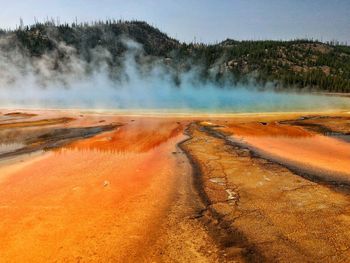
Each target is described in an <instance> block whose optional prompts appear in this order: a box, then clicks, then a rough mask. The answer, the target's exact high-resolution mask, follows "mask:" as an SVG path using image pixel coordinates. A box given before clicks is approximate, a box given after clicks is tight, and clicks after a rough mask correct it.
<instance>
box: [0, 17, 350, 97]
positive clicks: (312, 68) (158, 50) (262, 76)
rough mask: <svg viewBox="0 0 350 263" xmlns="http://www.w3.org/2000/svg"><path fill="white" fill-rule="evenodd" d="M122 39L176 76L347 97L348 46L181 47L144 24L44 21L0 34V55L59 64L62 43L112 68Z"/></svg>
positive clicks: (223, 44) (306, 43)
mask: <svg viewBox="0 0 350 263" xmlns="http://www.w3.org/2000/svg"><path fill="white" fill-rule="evenodd" d="M126 39H131V40H133V41H135V42H137V43H139V44H141V46H142V48H143V53H142V58H143V59H140V60H139V61H138V62H139V63H145V62H144V61H145V60H147V58H149V61H154V60H157V61H158V62H159V61H161V62H164V65H166V67H168V68H170V69H171V70H172V71H173V72H175V75H176V74H180V73H182V72H186V71H188V70H191V69H192V68H196V69H197V70H198V71H199V73H200V77H201V79H202V80H203V81H208V80H210V81H215V82H219V83H231V82H232V83H238V82H247V81H250V82H251V81H253V82H255V83H256V84H257V85H260V86H261V87H264V86H265V85H266V84H268V85H269V86H273V87H275V88H277V89H302V90H317V91H327V92H342V93H345V92H350V47H349V46H343V45H339V44H336V43H327V44H325V43H321V42H318V41H310V40H294V41H235V40H231V39H227V40H225V41H223V42H221V43H218V44H213V45H205V44H200V43H180V42H179V41H177V40H175V39H172V38H170V37H169V36H167V35H166V34H165V33H162V32H161V31H159V30H158V29H156V28H154V27H152V26H150V25H149V24H147V23H145V22H140V21H130V22H125V21H114V20H108V21H103V22H95V23H89V24H87V23H86V24H74V23H73V24H60V25H55V24H54V23H53V22H46V23H37V24H35V25H32V26H21V27H20V28H18V29H16V30H7V31H5V30H0V40H1V41H0V51H2V52H3V53H4V52H5V53H6V52H9V51H11V50H13V49H16V52H20V53H23V54H26V55H27V56H29V57H34V58H36V57H41V56H45V55H47V54H50V53H53V52H55V53H56V59H57V61H58V62H59V61H64V59H65V56H66V53H65V52H62V49H61V48H60V46H61V45H62V44H64V45H65V46H67V47H72V48H74V50H75V51H76V53H77V54H78V56H79V57H80V58H81V59H84V60H85V61H87V62H89V61H91V60H92V52H96V50H97V51H98V50H102V49H103V50H107V51H108V53H109V54H110V58H109V60H108V64H109V65H110V67H111V68H112V69H113V67H118V65H120V63H119V62H120V61H119V59H120V58H121V57H122V55H123V54H124V52H125V51H126V50H128V48H130V46H128V44H127V41H126ZM145 58H146V59H145ZM56 64H57V65H58V64H59V63H56ZM53 69H55V68H53ZM175 80H176V78H175Z"/></svg>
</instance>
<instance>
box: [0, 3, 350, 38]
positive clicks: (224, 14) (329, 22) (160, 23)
mask: <svg viewBox="0 0 350 263" xmlns="http://www.w3.org/2000/svg"><path fill="white" fill-rule="evenodd" d="M0 4H1V10H0V27H2V28H14V27H15V26H16V25H19V19H20V18H22V19H23V21H24V23H25V24H32V23H34V17H35V18H36V19H37V20H39V21H44V20H45V19H46V18H47V17H49V18H51V17H52V18H55V19H56V18H59V19H60V21H61V22H63V21H67V22H73V21H75V19H76V18H77V20H78V21H79V22H85V21H91V20H97V19H106V18H115V19H123V20H131V19H137V20H144V21H146V22H148V23H150V24H151V25H153V26H156V27H158V28H159V29H160V30H162V31H164V32H166V33H167V34H168V35H170V36H171V37H174V38H176V39H179V40H180V41H185V42H191V41H197V42H205V43H215V42H218V41H222V40H225V39H226V38H232V39H237V40H243V39H245V40H261V39H277V40H279V39H284V40H288V39H294V38H305V37H307V38H314V39H318V40H321V41H329V40H338V41H340V42H347V43H348V44H350V0H148V1H146V0H144V1H141V0H134V1H132V0H124V1H122V0H61V1H58V0H50V1H48V0H26V1H22V0H21V1H18V0H13V1H5V0H0Z"/></svg>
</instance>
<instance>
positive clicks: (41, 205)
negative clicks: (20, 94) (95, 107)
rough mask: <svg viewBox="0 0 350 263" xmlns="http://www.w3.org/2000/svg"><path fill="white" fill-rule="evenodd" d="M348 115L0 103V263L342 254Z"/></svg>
mask: <svg viewBox="0 0 350 263" xmlns="http://www.w3.org/2000/svg"><path fill="white" fill-rule="evenodd" d="M349 134H350V114H349V113H348V112H344V111H329V112H298V113H259V114H254V113H250V114H243V113H242V114H216V115H208V114H199V113H196V114H193V113H188V114H176V113H174V114H151V113H148V114H131V113H116V112H99V113H97V112H93V111H82V110H46V111H44V110H16V111H14V110H2V111H1V116H0V189H1V191H0V214H1V217H0V255H1V259H0V261H1V262H48V261H52V259H54V261H58V262H62V261H68V262H71V261H73V262H91V261H101V262H152V261H153V262H174V261H184V262H189V261H191V262H230V261H238V262H245V261H249V260H253V261H254V260H258V259H261V258H276V259H282V258H284V259H286V258H288V259H290V260H292V261H299V262H302V261H305V260H306V259H308V260H309V259H310V258H311V259H314V260H316V261H317V260H318V259H320V258H322V259H324V260H325V261H327V260H332V261H338V262H339V261H345V260H346V259H347V258H348V257H349V256H350V253H349V250H348V240H349V239H350V230H349V229H350V220H349V218H350V198H349V185H350V165H349V163H350V154H349V153H350V144H349V140H348V136H349Z"/></svg>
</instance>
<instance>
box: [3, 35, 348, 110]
mask: <svg viewBox="0 0 350 263" xmlns="http://www.w3.org/2000/svg"><path fill="white" fill-rule="evenodd" d="M6 41H7V40H6V38H2V39H0V45H3V44H4V43H5V42H6ZM123 41H124V43H125V44H126V46H127V48H128V51H127V52H125V53H124V55H123V57H122V58H121V61H122V67H118V68H117V69H116V70H115V72H111V70H110V67H109V66H108V62H109V61H111V59H112V58H111V55H110V54H109V52H108V51H107V50H105V49H103V48H96V49H94V50H90V53H91V60H90V61H89V62H86V61H85V60H83V59H81V58H80V57H79V55H78V52H77V50H76V49H75V48H73V47H70V46H67V45H66V44H64V43H57V45H58V50H57V51H54V52H51V53H47V54H45V55H43V56H41V57H30V56H29V55H25V54H23V53H21V52H19V50H17V49H16V48H13V49H11V51H4V50H2V51H0V105H1V107H3V108H5V107H17V108H24V107H35V108H96V109H155V110H157V109H158V110H179V111H187V110H188V111H196V110H200V111H211V112H213V111H215V112H217V111H225V112H254V111H294V110H317V109H322V110H325V109H349V106H350V102H349V101H350V99H349V98H345V97H344V98H339V97H327V96H321V95H311V94H298V93H291V92H290V93H282V92H274V91H272V90H268V89H264V91H259V90H258V89H257V88H256V87H255V86H254V85H253V84H251V85H239V84H238V85H236V86H234V87H232V84H226V85H225V84H224V85H220V86H219V85H217V84H215V83H213V82H203V81H198V79H199V73H198V71H197V70H195V69H193V70H191V71H189V72H187V73H183V74H181V75H180V82H179V83H180V85H175V82H174V81H173V77H174V74H172V72H171V71H170V70H169V67H167V64H166V63H164V62H163V60H160V59H153V60H152V62H151V63H142V61H147V59H148V58H147V56H145V55H143V51H142V47H141V46H140V45H139V44H137V43H135V42H133V41H131V40H123ZM62 54H64V59H57V57H58V56H60V55H62ZM140 61H141V62H140ZM112 76H114V77H112Z"/></svg>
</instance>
